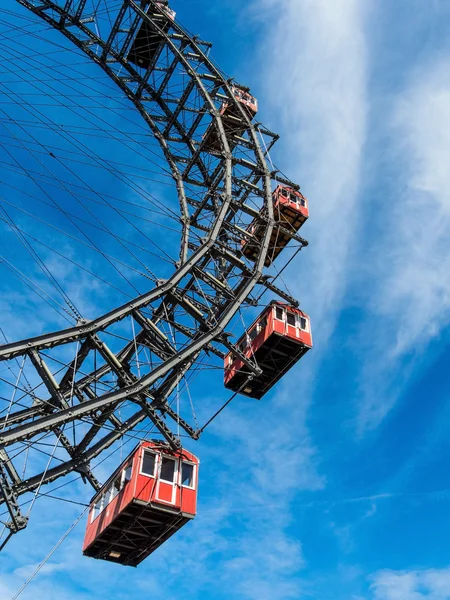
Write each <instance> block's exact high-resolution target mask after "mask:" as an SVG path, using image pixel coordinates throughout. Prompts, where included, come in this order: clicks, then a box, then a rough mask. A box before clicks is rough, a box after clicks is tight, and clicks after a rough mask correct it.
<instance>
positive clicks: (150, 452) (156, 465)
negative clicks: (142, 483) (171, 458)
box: [139, 448, 159, 479]
mask: <svg viewBox="0 0 450 600" xmlns="http://www.w3.org/2000/svg"><path fill="white" fill-rule="evenodd" d="M145 452H148V453H149V454H153V456H154V457H155V465H154V467H153V475H149V474H148V473H144V471H143V470H142V467H143V466H144V453H145ZM158 463H159V453H158V452H155V451H154V450H151V449H150V448H143V452H142V456H141V460H140V464H139V475H143V476H144V477H151V478H152V479H155V478H156V473H157V472H158Z"/></svg>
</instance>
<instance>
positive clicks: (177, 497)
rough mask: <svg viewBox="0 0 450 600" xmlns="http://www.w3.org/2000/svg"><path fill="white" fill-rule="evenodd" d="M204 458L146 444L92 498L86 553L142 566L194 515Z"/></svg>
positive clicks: (84, 550) (95, 556)
mask: <svg viewBox="0 0 450 600" xmlns="http://www.w3.org/2000/svg"><path fill="white" fill-rule="evenodd" d="M198 466H199V460H198V459H197V458H196V457H195V456H194V455H193V454H191V453H190V452H187V451H186V450H178V451H176V452H174V451H173V450H171V449H170V448H169V446H167V445H166V444H164V443H161V442H157V441H145V442H141V443H140V444H139V446H138V447H137V448H135V449H134V450H133V452H132V453H131V454H130V455H129V456H128V458H127V459H126V460H124V461H123V463H122V464H121V465H120V467H119V468H118V469H117V470H116V471H115V473H114V474H113V475H112V476H111V477H110V479H109V480H108V481H107V482H106V483H105V485H104V486H103V488H102V489H101V490H100V491H99V492H98V493H97V494H96V495H95V496H94V498H93V499H92V502H91V505H90V509H89V518H88V524H87V527H86V535H85V540H84V545H83V554H84V555H85V556H91V557H93V558H99V559H102V560H108V561H111V562H115V563H120V564H122V565H127V566H132V567H136V566H137V565H138V564H139V563H140V562H141V561H143V560H144V559H145V558H146V557H147V556H148V555H149V554H151V553H152V552H154V551H155V550H156V549H157V548H158V547H159V546H160V545H161V544H162V543H163V542H165V541H166V540H167V539H168V538H169V537H170V536H172V535H173V534H174V533H176V532H177V531H178V530H179V529H180V528H181V527H182V526H183V525H185V524H186V523H187V522H188V521H190V520H191V519H193V518H194V517H195V515H196V511H197V487H198Z"/></svg>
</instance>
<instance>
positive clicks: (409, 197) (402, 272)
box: [359, 58, 450, 432]
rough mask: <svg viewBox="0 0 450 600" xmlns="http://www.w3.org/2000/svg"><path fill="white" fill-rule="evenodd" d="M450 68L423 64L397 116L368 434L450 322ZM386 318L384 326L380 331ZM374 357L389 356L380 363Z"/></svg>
mask: <svg viewBox="0 0 450 600" xmlns="http://www.w3.org/2000/svg"><path fill="white" fill-rule="evenodd" d="M449 67H450V59H448V58H446V59H442V60H440V61H435V62H434V63H433V64H431V65H430V64H426V65H421V68H420V69H417V70H416V71H415V73H414V76H413V77H412V78H411V81H410V83H409V85H408V87H407V88H406V89H405V90H404V91H403V92H402V93H401V94H400V96H399V98H398V99H397V102H396V104H395V107H394V112H393V116H392V119H391V121H390V134H391V147H390V148H387V153H388V156H389V160H390V161H392V162H393V163H395V164H396V165H397V167H398V172H399V173H400V175H399V177H398V179H397V181H396V183H395V185H394V189H393V190H392V192H391V193H392V197H391V199H390V201H389V204H388V205H385V209H386V210H387V214H386V217H387V218H386V220H385V236H384V237H383V239H382V240H381V245H382V247H383V248H382V249H381V248H379V252H377V255H378V256H379V259H378V260H376V261H375V262H374V271H373V277H374V278H375V279H376V281H377V282H378V284H377V290H376V292H375V293H374V296H373V302H372V303H371V306H370V310H371V311H372V315H373V320H372V321H371V322H370V327H371V330H372V335H371V340H372V342H373V347H372V351H371V352H368V353H367V357H366V359H367V363H368V368H367V370H366V371H364V373H363V379H365V380H366V382H367V384H366V385H365V387H364V391H363V396H364V401H363V402H362V404H361V409H360V416H359V429H360V431H361V432H362V431H364V430H365V429H367V428H374V427H376V426H377V425H378V424H379V423H380V422H381V421H382V419H383V418H384V417H385V415H386V414H387V413H388V412H389V410H390V409H391V407H392V406H393V405H394V403H395V400H396V397H397V395H398V393H400V392H401V389H402V387H403V385H404V383H405V381H406V380H407V379H408V377H409V376H410V374H411V371H412V369H413V367H414V364H415V362H414V361H417V359H421V358H423V353H424V350H425V349H426V348H427V345H428V344H429V342H430V341H431V340H432V339H434V338H437V337H438V336H439V335H440V333H441V332H442V331H443V329H444V328H445V327H446V326H447V325H448V323H449V322H450V279H449V277H448V273H449V272H450V241H449V236H448V232H449V231H450V171H449V169H448V157H449V155H450V85H449V83H448V77H447V73H448V69H449ZM383 210H384V209H383ZM380 320H381V322H383V327H382V328H374V327H373V323H374V321H376V322H380ZM365 333H366V335H367V331H366V332H365ZM375 354H377V355H378V356H383V357H384V358H383V360H382V361H381V363H380V361H377V360H375V358H374V355H375ZM408 355H409V356H408ZM405 357H408V359H409V360H405ZM411 357H412V358H413V362H411ZM380 382H382V383H381V384H380Z"/></svg>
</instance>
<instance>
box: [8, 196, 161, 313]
mask: <svg viewBox="0 0 450 600" xmlns="http://www.w3.org/2000/svg"><path fill="white" fill-rule="evenodd" d="M0 202H3V203H6V204H9V205H10V204H11V203H10V202H8V201H6V200H4V199H3V198H1V197H0ZM13 208H15V209H16V210H18V211H20V212H22V213H24V214H27V215H28V216H30V217H32V218H33V219H35V220H36V221H40V222H41V223H43V224H45V225H46V226H48V227H50V228H51V229H54V230H55V231H58V232H59V233H62V234H64V235H65V236H67V237H68V238H70V239H72V240H74V241H76V242H78V243H79V244H82V245H83V246H86V247H87V248H90V249H92V250H94V251H96V252H97V248H96V247H95V246H92V245H91V244H89V243H87V242H84V241H83V240H80V239H79V238H77V237H75V236H73V235H71V234H70V233H68V232H67V231H64V230H62V229H60V228H58V227H56V226H55V225H53V224H52V223H49V222H48V221H45V220H44V219H40V218H39V217H37V216H36V215H33V214H32V213H29V212H28V211H26V210H25V209H21V208H19V207H17V206H14V207H13ZM0 221H4V222H5V223H6V222H7V221H6V220H5V219H3V218H2V217H1V216H0ZM16 228H17V229H18V230H19V231H21V233H22V234H23V235H25V236H28V237H30V238H31V239H34V240H35V241H36V242H38V243H40V244H43V245H45V244H44V243H43V242H42V241H41V240H39V239H38V238H34V236H32V235H31V234H30V233H28V232H26V231H25V230H23V229H21V228H20V227H18V226H17V225H16ZM97 229H100V228H97ZM100 230H101V229H100ZM101 231H102V230H101ZM147 252H150V251H148V250H147ZM104 254H105V256H107V257H108V258H109V259H110V260H112V261H114V262H116V263H117V264H119V265H121V266H123V267H126V268H127V269H130V271H133V272H134V273H136V274H137V275H140V276H141V277H144V278H147V279H149V276H148V274H146V273H142V272H141V271H138V270H137V269H135V268H134V267H132V266H131V265H129V264H127V263H124V262H123V261H121V260H119V259H118V258H116V257H114V256H111V255H109V254H106V253H104ZM3 260H6V259H4V258H3ZM9 264H10V265H11V263H9ZM11 266H13V265H11ZM110 285H111V284H110ZM120 291H121V292H122V293H123V294H126V295H127V296H129V297H131V296H130V295H129V294H128V293H127V292H124V291H123V290H120ZM50 298H51V297H50ZM51 299H52V298H51ZM52 300H53V299H52ZM61 308H63V309H64V307H61Z"/></svg>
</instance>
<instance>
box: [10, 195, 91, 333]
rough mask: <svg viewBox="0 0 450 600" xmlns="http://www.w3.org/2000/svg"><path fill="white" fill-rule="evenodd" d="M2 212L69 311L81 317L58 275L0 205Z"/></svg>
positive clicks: (75, 317)
mask: <svg viewBox="0 0 450 600" xmlns="http://www.w3.org/2000/svg"><path fill="white" fill-rule="evenodd" d="M0 212H3V214H4V215H5V216H6V219H5V220H4V222H6V223H7V224H8V225H9V226H10V228H11V230H12V231H13V233H14V234H15V235H16V237H17V238H18V240H19V241H20V242H21V244H22V245H23V246H24V248H25V249H26V250H27V252H28V253H29V254H30V256H31V257H32V258H33V259H34V260H35V262H36V264H37V265H38V267H39V268H40V269H41V271H42V272H43V273H44V275H45V276H46V277H47V279H48V281H49V282H50V284H51V285H52V286H53V287H54V288H55V290H56V291H57V292H59V294H60V295H61V297H62V298H63V300H64V301H65V303H66V305H67V306H68V308H69V311H70V313H69V314H71V315H72V316H73V318H74V319H75V321H77V320H79V319H81V318H82V316H81V313H80V311H79V310H78V309H77V308H76V306H75V304H74V303H73V301H72V300H71V299H70V297H69V296H68V294H67V293H66V292H65V290H64V288H63V287H62V286H61V284H60V283H59V282H58V281H57V279H56V277H55V276H54V275H53V274H52V272H51V271H50V269H49V268H48V267H47V265H46V264H45V262H44V261H43V260H42V258H41V257H40V256H39V254H38V253H37V252H36V250H35V249H34V248H33V246H32V245H31V244H30V243H29V242H28V241H27V239H26V237H25V236H24V235H22V233H21V232H20V230H19V229H18V227H17V226H16V224H15V222H14V220H13V219H12V218H11V217H10V215H9V213H8V212H7V211H6V209H5V208H4V207H3V206H0ZM2 220H3V219H2Z"/></svg>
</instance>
